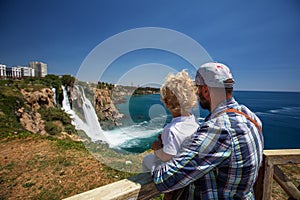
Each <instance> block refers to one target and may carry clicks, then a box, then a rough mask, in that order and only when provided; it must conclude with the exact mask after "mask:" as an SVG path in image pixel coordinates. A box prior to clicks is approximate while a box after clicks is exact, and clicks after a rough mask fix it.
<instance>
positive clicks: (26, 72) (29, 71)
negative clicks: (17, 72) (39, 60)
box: [19, 66, 35, 77]
mask: <svg viewBox="0 0 300 200" xmlns="http://www.w3.org/2000/svg"><path fill="white" fill-rule="evenodd" d="M19 68H20V69H21V74H22V77H34V76H35V70H34V69H33V68H31V67H22V66H21V67H19Z"/></svg>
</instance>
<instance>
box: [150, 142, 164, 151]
mask: <svg viewBox="0 0 300 200" xmlns="http://www.w3.org/2000/svg"><path fill="white" fill-rule="evenodd" d="M162 147H163V145H162V143H161V140H158V141H157V140H155V141H154V142H153V143H152V149H153V150H154V151H156V150H158V149H161V148H162Z"/></svg>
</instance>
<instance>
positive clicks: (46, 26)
mask: <svg viewBox="0 0 300 200" xmlns="http://www.w3.org/2000/svg"><path fill="white" fill-rule="evenodd" d="M0 8H1V14H0V27H1V29H0V30H1V32H0V46H1V48H0V63H2V64H6V65H7V66H14V65H27V64H28V63H29V62H30V61H42V62H45V63H47V64H48V73H52V74H58V75H59V74H72V75H74V76H76V74H77V73H78V71H79V69H80V67H81V66H82V63H83V62H84V61H85V59H86V58H87V56H88V55H90V52H91V51H93V49H95V48H96V47H97V45H99V44H101V43H102V42H103V41H105V40H107V39H108V38H111V37H112V36H114V35H116V34H119V33H122V32H124V31H127V30H130V29H135V28H142V27H161V28H166V29H170V30H174V31H177V32H180V33H182V34H185V35H186V36H188V37H190V38H192V39H193V40H195V41H197V42H198V43H199V44H201V45H202V47H203V48H204V49H205V50H206V51H207V53H208V54H209V55H210V56H211V58H212V59H213V60H216V61H220V62H224V63H226V64H227V65H228V66H229V67H230V68H231V70H232V73H233V75H234V78H235V80H236V89H238V90H264V91H266V90H268V91H269V90H270V91H300V84H299V83H298V80H299V78H298V77H299V75H300V66H299V65H300V64H299V63H300V12H299V11H300V1H298V0H265V1H238V0H236V1H232V0H227V1H216V0H215V1H214V0H212V1H185V2H184V1H158V0H151V1H150V0H147V1H146V0H130V1H129V0H128V1H121V0H120V1H116V0H110V1H92V0H88V1H66V0H61V1H58V0H52V1H50V0H43V1H39V0H36V1H33V0H24V1H21V0H18V1H17V0H1V1H0ZM118 45H120V46H122V44H118ZM112 50H113V49H109V51H112ZM100 57H101V55H100ZM149 63H156V68H155V69H156V70H157V71H158V69H159V68H157V67H159V66H162V68H163V70H162V71H164V70H165V69H168V67H164V66H169V67H170V68H171V69H176V70H180V69H182V68H191V66H190V64H189V63H187V62H186V61H185V60H182V59H181V58H179V57H176V56H175V55H173V54H172V53H171V54H170V53H168V52H163V51H159V50H151V49H150V50H149V49H146V50H139V51H135V52H131V53H128V54H126V55H122V56H120V58H118V59H117V60H115V61H114V62H113V63H112V64H111V65H110V66H109V67H108V68H107V69H108V70H107V71H106V72H105V73H104V75H105V76H102V77H101V79H103V80H104V81H107V82H118V80H120V79H121V78H122V77H124V73H125V72H128V70H129V69H133V68H135V67H137V66H142V67H145V66H147V65H149ZM196 67H197V66H196ZM146 68H147V67H146ZM146 68H145V69H146ZM171 71H172V70H171ZM158 73H159V72H158ZM191 74H193V72H191ZM150 75H151V74H149V73H145V74H141V75H140V76H138V77H136V80H132V83H133V84H139V83H138V79H141V80H142V79H145V78H147V77H148V78H149V76H150ZM157 77H159V78H161V77H160V76H157ZM157 77H156V78H157ZM154 82H155V81H154Z"/></svg>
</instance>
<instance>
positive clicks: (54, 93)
mask: <svg viewBox="0 0 300 200" xmlns="http://www.w3.org/2000/svg"><path fill="white" fill-rule="evenodd" d="M51 90H52V92H53V99H54V103H55V105H56V88H52V89H51Z"/></svg>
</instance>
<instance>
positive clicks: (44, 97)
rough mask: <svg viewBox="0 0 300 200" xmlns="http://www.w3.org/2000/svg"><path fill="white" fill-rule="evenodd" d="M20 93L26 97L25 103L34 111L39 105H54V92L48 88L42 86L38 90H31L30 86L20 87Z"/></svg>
mask: <svg viewBox="0 0 300 200" xmlns="http://www.w3.org/2000/svg"><path fill="white" fill-rule="evenodd" d="M21 93H22V95H23V97H24V98H25V99H26V105H27V106H29V107H31V108H32V109H33V110H35V111H36V110H38V109H39V108H40V107H45V108H49V107H55V101H54V93H53V91H52V90H51V89H50V88H43V89H41V90H38V91H33V89H31V88H26V89H21Z"/></svg>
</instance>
